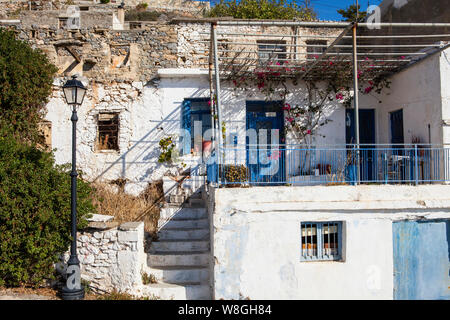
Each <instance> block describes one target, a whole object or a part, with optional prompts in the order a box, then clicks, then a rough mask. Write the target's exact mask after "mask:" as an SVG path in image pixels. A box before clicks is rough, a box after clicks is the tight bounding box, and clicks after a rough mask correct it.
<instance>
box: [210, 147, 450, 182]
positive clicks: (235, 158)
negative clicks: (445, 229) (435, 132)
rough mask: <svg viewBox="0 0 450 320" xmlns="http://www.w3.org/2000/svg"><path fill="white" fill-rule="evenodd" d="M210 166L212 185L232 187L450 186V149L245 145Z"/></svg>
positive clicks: (230, 149)
mask: <svg viewBox="0 0 450 320" xmlns="http://www.w3.org/2000/svg"><path fill="white" fill-rule="evenodd" d="M206 165H207V181H208V182H211V183H213V184H215V185H228V186H245V185H255V186H257V185H261V186H263V185H333V184H350V185H351V184H360V183H364V184H369V183H372V184H394V183H404V184H419V183H445V182H450V146H437V145H424V144H420V145H419V144H412V145H411V144H410V145H408V144H403V145H380V144H378V145H370V146H369V145H360V147H359V148H358V147H357V146H356V145H342V146H303V145H264V146H261V145H243V146H232V147H225V148H221V149H220V154H219V153H217V152H214V153H213V154H212V156H211V157H210V158H209V159H208V161H207V164H206ZM358 168H359V170H358Z"/></svg>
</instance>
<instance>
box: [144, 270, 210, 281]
mask: <svg viewBox="0 0 450 320" xmlns="http://www.w3.org/2000/svg"><path fill="white" fill-rule="evenodd" d="M146 271H147V273H148V274H149V275H150V274H151V275H153V276H155V278H156V281H158V282H165V283H173V284H180V283H189V282H191V283H192V282H194V283H203V284H206V283H208V280H209V268H208V267H204V266H166V267H151V268H150V267H149V268H147V270H146Z"/></svg>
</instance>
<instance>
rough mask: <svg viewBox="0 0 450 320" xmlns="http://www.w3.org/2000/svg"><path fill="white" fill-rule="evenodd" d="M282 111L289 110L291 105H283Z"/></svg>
mask: <svg viewBox="0 0 450 320" xmlns="http://www.w3.org/2000/svg"><path fill="white" fill-rule="evenodd" d="M283 110H291V105H290V104H289V103H285V104H284V107H283Z"/></svg>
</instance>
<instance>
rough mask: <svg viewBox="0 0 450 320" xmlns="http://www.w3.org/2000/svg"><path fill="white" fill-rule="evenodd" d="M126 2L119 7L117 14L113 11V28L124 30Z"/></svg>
mask: <svg viewBox="0 0 450 320" xmlns="http://www.w3.org/2000/svg"><path fill="white" fill-rule="evenodd" d="M124 7H125V3H123V1H122V3H121V4H120V6H119V7H117V14H116V13H115V12H113V30H124V26H125V9H124Z"/></svg>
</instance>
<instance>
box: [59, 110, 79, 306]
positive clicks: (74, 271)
mask: <svg viewBox="0 0 450 320" xmlns="http://www.w3.org/2000/svg"><path fill="white" fill-rule="evenodd" d="M70 120H71V121H72V171H71V172H70V177H71V201H70V206H71V226H72V228H71V229H72V230H71V235H72V243H71V245H70V258H69V261H68V262H67V271H66V274H67V280H66V285H65V286H64V287H63V289H62V298H63V299H64V300H80V299H83V298H84V288H83V286H82V285H81V272H80V261H79V260H78V257H77V176H78V173H77V156H76V147H77V129H76V127H77V121H78V116H77V109H76V105H73V109H72V117H71V118H70Z"/></svg>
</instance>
